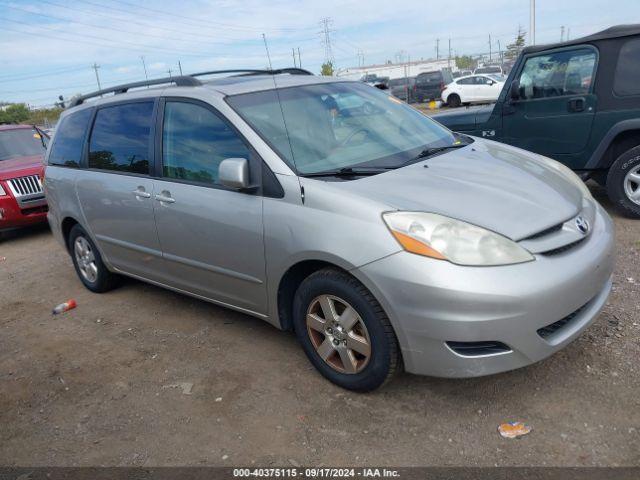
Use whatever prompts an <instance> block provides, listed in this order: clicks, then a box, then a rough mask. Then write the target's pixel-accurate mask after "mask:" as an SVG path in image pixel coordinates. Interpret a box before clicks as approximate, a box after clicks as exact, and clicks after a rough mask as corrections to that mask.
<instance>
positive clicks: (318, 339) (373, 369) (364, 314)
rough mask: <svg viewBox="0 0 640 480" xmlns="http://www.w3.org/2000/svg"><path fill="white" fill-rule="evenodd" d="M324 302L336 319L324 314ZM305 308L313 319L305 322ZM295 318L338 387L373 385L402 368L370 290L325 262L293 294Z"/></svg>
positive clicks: (306, 344) (310, 351)
mask: <svg viewBox="0 0 640 480" xmlns="http://www.w3.org/2000/svg"><path fill="white" fill-rule="evenodd" d="M327 302H329V306H327V305H328V304H327ZM325 307H327V308H328V309H330V311H333V312H334V313H335V315H334V316H333V319H334V320H335V321H334V322H331V319H327V318H326V317H328V315H326V314H325V313H324V312H325V311H326V309H325ZM331 307H333V308H331ZM349 308H350V309H351V310H349V312H350V313H349V312H348V311H347V309H349ZM308 314H310V315H309V317H311V318H312V319H314V320H313V321H309V322H308V320H307V318H308ZM323 317H324V318H323ZM327 320H329V321H327ZM293 323H294V328H295V332H296V335H297V337H298V340H299V341H300V343H301V344H302V348H303V349H304V351H305V353H306V354H307V357H308V358H309V360H310V361H311V363H312V364H313V365H314V366H315V367H316V369H318V371H319V372H320V373H321V374H322V375H323V376H324V377H326V378H327V379H328V380H330V381H331V382H333V383H335V384H336V385H339V386H340V387H343V388H346V389H348V390H354V391H357V392H368V391H371V390H375V389H376V388H378V387H380V386H382V385H383V384H384V383H386V382H388V381H389V380H391V378H392V377H393V376H394V374H395V373H397V372H398V371H399V370H401V368H402V359H401V355H400V348H399V346H398V340H397V338H396V335H395V333H394V331H393V328H392V326H391V323H390V322H389V319H388V317H387V315H386V314H385V312H384V310H383V309H382V307H381V306H380V304H379V303H378V302H377V300H376V299H375V298H374V297H373V295H372V294H371V292H369V290H367V288H366V287H365V286H364V285H362V284H361V283H360V282H359V281H358V280H356V279H355V278H353V277H352V276H350V275H348V274H347V273H345V272H342V271H339V270H335V269H331V268H327V269H323V270H320V271H318V272H315V273H313V274H312V275H310V276H309V277H307V278H306V279H305V280H304V281H303V282H302V284H301V285H300V287H299V288H298V291H297V292H296V295H295V297H294V303H293ZM349 324H352V327H349ZM311 325H313V326H311ZM343 326H344V327H347V328H343ZM339 330H340V331H339ZM328 331H331V333H328ZM336 342H337V345H338V346H336ZM367 343H368V348H367V346H366V344H367ZM347 345H348V346H347ZM349 347H354V348H353V349H352V348H349ZM367 351H368V355H367ZM323 357H324V358H326V360H324V359H323Z"/></svg>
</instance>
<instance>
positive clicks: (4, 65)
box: [0, 0, 640, 107]
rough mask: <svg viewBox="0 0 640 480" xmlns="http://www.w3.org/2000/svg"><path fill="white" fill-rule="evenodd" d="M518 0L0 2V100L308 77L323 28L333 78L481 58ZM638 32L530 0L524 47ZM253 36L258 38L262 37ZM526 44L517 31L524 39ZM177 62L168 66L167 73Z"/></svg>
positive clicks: (622, 9) (522, 5) (522, 12)
mask: <svg viewBox="0 0 640 480" xmlns="http://www.w3.org/2000/svg"><path fill="white" fill-rule="evenodd" d="M529 5H530V0H448V1H446V2H444V1H441V0H439V1H435V0H416V1H412V0H405V1H404V2H394V1H389V0H242V1H232V0H75V1H67V0H0V101H8V102H26V103H28V104H29V105H30V106H32V107H45V106H50V105H52V104H53V103H54V102H55V101H56V99H57V97H58V95H64V96H65V98H69V97H71V96H72V95H74V94H77V93H88V92H90V91H94V90H96V89H97V81H96V73H95V70H94V69H93V68H92V65H94V64H96V65H98V66H99V68H98V69H97V71H98V74H99V77H100V83H101V86H102V87H103V88H104V87H108V86H113V85H117V84H119V83H126V82H132V81H137V80H144V78H145V72H144V67H145V66H146V69H147V75H148V76H149V78H159V77H166V76H169V73H168V72H169V70H171V74H172V75H177V74H179V67H180V66H181V67H182V71H183V73H185V74H187V73H190V72H196V71H204V70H215V69H226V68H265V67H267V66H268V65H269V61H268V59H267V54H266V49H265V43H264V39H266V42H267V45H268V50H269V54H270V59H271V64H272V66H273V68H279V67H290V66H293V61H294V60H293V56H292V49H295V51H296V54H297V51H298V48H299V49H300V57H301V61H302V67H303V68H307V69H310V70H311V71H313V72H314V73H318V72H319V70H320V65H321V64H322V62H323V60H324V58H325V48H324V45H323V42H322V41H323V38H324V35H323V34H322V30H323V27H322V24H321V22H322V19H323V18H329V21H330V32H329V37H330V43H331V53H332V57H333V59H334V63H335V66H336V67H337V68H345V67H353V66H357V65H358V64H359V63H361V62H362V60H363V59H364V63H365V64H375V63H384V62H385V61H387V60H394V59H396V58H399V57H400V56H402V57H403V58H404V59H406V58H407V57H410V58H411V59H412V60H413V59H419V58H425V59H426V58H435V55H436V42H437V39H440V42H439V44H440V55H441V56H446V55H447V53H448V52H447V50H448V42H449V39H451V50H452V55H453V54H459V55H462V54H470V53H484V52H488V51H489V35H491V43H492V51H494V52H495V51H497V49H498V42H499V43H500V46H501V47H502V48H504V47H505V45H507V44H508V43H511V42H512V41H513V40H514V38H515V36H516V32H517V30H518V27H519V26H521V27H522V28H523V29H524V30H525V31H528V30H529ZM622 23H640V1H638V0H615V1H610V2H604V1H602V0H600V1H598V0H537V1H536V43H538V44H540V43H549V42H557V41H559V40H560V37H561V32H562V30H561V29H562V27H563V26H564V32H565V36H566V35H567V33H568V34H569V36H570V38H576V37H579V36H583V35H587V34H590V33H593V32H596V31H599V30H602V29H604V28H607V27H610V26H612V25H617V24H622ZM263 34H264V39H263ZM527 37H528V33H527ZM179 64H180V65H179Z"/></svg>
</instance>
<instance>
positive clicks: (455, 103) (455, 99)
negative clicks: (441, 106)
mask: <svg viewBox="0 0 640 480" xmlns="http://www.w3.org/2000/svg"><path fill="white" fill-rule="evenodd" d="M447 103H448V104H449V106H450V107H451V108H458V107H459V106H460V105H461V104H462V101H461V100H460V96H459V95H458V94H457V93H452V94H451V95H449V98H447Z"/></svg>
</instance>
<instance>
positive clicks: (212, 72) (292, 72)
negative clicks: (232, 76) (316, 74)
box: [189, 68, 313, 77]
mask: <svg viewBox="0 0 640 480" xmlns="http://www.w3.org/2000/svg"><path fill="white" fill-rule="evenodd" d="M221 73H237V74H239V75H240V76H245V75H280V74H283V73H288V74H289V75H313V73H311V72H310V71H309V70H305V69H303V68H278V69H276V70H255V69H247V68H243V69H237V70H210V71H207V72H198V73H192V74H190V75H189V76H190V77H203V76H205V75H217V74H221Z"/></svg>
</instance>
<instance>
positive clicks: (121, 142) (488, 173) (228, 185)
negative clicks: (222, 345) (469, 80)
mask: <svg viewBox="0 0 640 480" xmlns="http://www.w3.org/2000/svg"><path fill="white" fill-rule="evenodd" d="M210 73H211V72H209V74H210ZM224 73H226V74H229V73H230V72H224ZM232 73H233V72H232ZM299 73H304V72H301V71H299V70H295V69H291V70H287V71H284V72H282V71H280V72H273V71H263V72H256V71H243V72H235V73H233V75H236V76H230V77H226V78H215V79H213V80H211V81H204V80H202V81H201V80H200V78H202V77H204V76H205V75H204V74H202V75H194V76H184V77H173V78H170V79H168V78H166V79H159V80H155V81H150V82H140V83H136V84H129V85H121V86H118V87H114V88H113V89H109V90H106V91H100V92H96V93H93V94H90V95H86V96H83V97H79V98H77V99H75V100H74V101H73V102H72V103H71V107H70V108H68V109H67V110H66V111H65V112H64V113H63V114H62V117H61V120H60V123H59V125H58V127H57V129H56V133H55V136H54V139H53V144H52V145H51V147H50V148H49V149H48V152H47V158H46V161H47V167H46V173H45V178H46V180H45V189H46V195H47V198H48V201H49V205H50V210H49V215H48V219H49V223H50V225H51V228H52V230H53V232H54V235H55V236H56V238H57V239H58V240H59V241H60V243H61V244H62V245H63V246H64V247H65V248H66V249H67V251H68V252H69V254H70V256H71V259H72V261H73V265H74V267H75V269H76V272H77V274H78V277H79V279H80V281H82V283H83V284H84V285H85V286H86V287H87V288H88V289H89V290H91V291H93V292H97V293H100V292H106V291H108V290H110V289H112V288H114V287H115V286H117V284H118V280H119V277H120V275H126V276H129V277H133V278H136V279H139V280H143V281H145V282H149V283H152V284H155V285H158V286H161V287H165V288H169V289H172V290H175V291H178V292H181V293H184V294H187V295H191V296H193V297H196V298H199V299H202V300H207V301H210V302H213V303H216V304H218V305H222V306H224V307H228V308H233V309H235V310H239V311H241V312H245V313H247V314H250V315H254V316H256V317H259V318H262V319H264V320H266V321H267V322H270V323H271V324H273V325H274V326H276V327H278V328H281V329H284V330H294V331H295V333H296V335H297V337H298V339H299V341H300V343H301V344H302V347H303V349H304V351H305V353H306V354H307V356H308V358H309V359H310V361H311V363H312V364H313V365H314V366H315V367H316V368H317V369H318V371H319V372H320V373H322V374H323V375H324V376H325V377H327V378H328V379H329V380H331V381H333V382H335V383H336V384H338V385H340V386H342V387H345V388H349V389H353V390H357V391H367V390H371V389H374V388H377V387H379V386H380V385H382V384H383V383H384V382H385V381H388V380H389V379H390V378H391V377H392V376H393V375H394V373H396V372H398V371H400V370H401V369H402V368H404V369H405V370H407V371H408V372H411V373H417V374H423V375H435V376H442V377H472V376H478V375H488V374H492V373H496V372H502V371H505V370H511V369H514V368H518V367H523V366H525V365H529V364H531V363H533V362H536V361H538V360H541V359H543V358H545V357H547V356H549V355H551V354H553V353H554V352H557V351H558V350H560V349H561V348H563V347H565V346H566V345H568V344H569V343H570V342H571V341H573V340H575V339H576V338H577V337H578V336H579V335H580V333H581V332H582V331H584V329H586V328H587V327H588V326H589V324H591V322H593V320H594V319H595V318H596V317H597V315H598V312H599V311H600V309H601V308H602V307H603V306H604V304H605V303H606V301H607V297H608V295H609V290H610V288H611V275H612V270H613V226H612V222H611V220H610V218H609V216H608V215H607V214H606V213H605V211H604V210H603V209H602V207H601V206H600V205H599V204H598V203H597V202H596V201H595V200H594V199H593V198H592V197H591V195H590V193H589V190H588V189H587V188H586V187H585V185H584V184H583V183H582V182H581V181H580V179H579V178H578V177H577V176H576V175H575V174H573V173H572V172H571V171H570V170H569V169H567V168H566V167H564V166H562V165H561V164H559V163H557V162H555V161H553V160H549V159H547V158H544V157H542V156H540V155H535V154H531V153H529V152H526V151H523V150H520V149H518V148H515V147H511V146H508V145H503V144H499V143H495V142H492V141H488V140H484V139H480V138H474V137H470V136H466V135H458V134H454V133H452V132H451V131H449V130H448V129H446V128H444V127H442V126H441V125H440V124H438V123H436V122H435V121H432V120H431V119H430V118H429V117H427V116H426V115H423V114H422V113H420V112H418V111H417V110H415V109H413V108H411V107H409V106H408V105H406V104H405V103H404V102H402V101H400V100H398V99H397V98H394V97H392V96H389V95H386V94H385V93H384V92H382V91H380V90H379V89H377V88H373V87H371V86H368V85H366V84H364V83H362V82H357V81H343V80H336V79H334V78H329V77H316V76H312V75H302V74H299ZM147 86H158V87H159V88H140V87H147ZM110 93H114V95H110ZM139 313H140V314H141V315H142V314H143V313H142V312H139ZM248 341H251V342H255V341H256V339H251V340H248ZM255 361H256V362H259V361H260V359H259V358H256V359H255ZM292 361H293V360H292ZM283 368H286V365H283Z"/></svg>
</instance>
